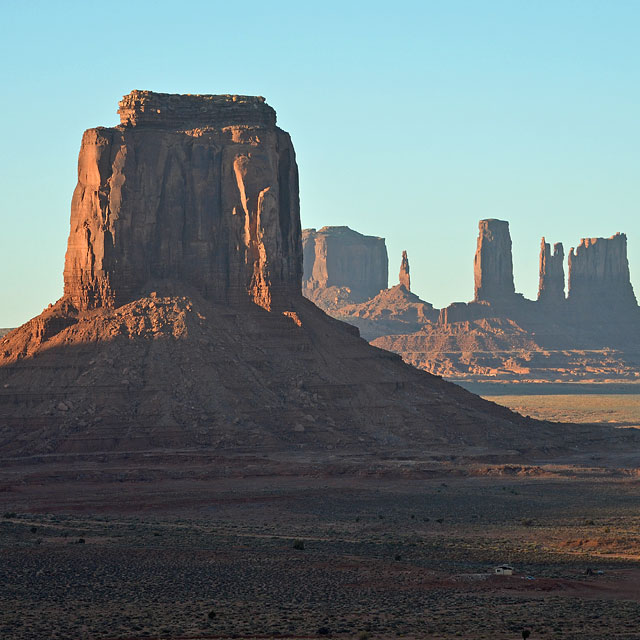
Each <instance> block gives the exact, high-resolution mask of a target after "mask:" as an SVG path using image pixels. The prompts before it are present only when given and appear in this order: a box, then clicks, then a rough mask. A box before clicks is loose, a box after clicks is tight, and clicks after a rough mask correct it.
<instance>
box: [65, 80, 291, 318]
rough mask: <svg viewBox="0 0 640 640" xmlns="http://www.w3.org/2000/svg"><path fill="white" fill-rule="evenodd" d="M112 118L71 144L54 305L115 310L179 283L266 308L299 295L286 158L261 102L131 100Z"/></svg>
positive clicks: (271, 115) (285, 139)
mask: <svg viewBox="0 0 640 640" xmlns="http://www.w3.org/2000/svg"><path fill="white" fill-rule="evenodd" d="M119 113H120V116H121V125H120V126H118V127H113V128H103V127H98V128H95V129H89V130H88V131H86V132H85V134H84V136H83V138H82V146H81V148H80V156H79V159H78V185H77V187H76V189H75V192H74V195H73V200H72V205H71V232H70V234H69V242H68V248H67V255H66V260H65V269H64V293H65V298H67V299H68V300H70V301H71V302H72V303H73V304H74V305H75V306H76V307H77V308H78V309H91V308H96V307H102V306H109V307H117V306H120V305H122V304H124V303H126V302H129V301H131V300H132V299H134V298H135V297H136V295H137V294H139V293H141V292H143V291H144V290H145V287H147V285H148V284H149V283H150V282H152V281H155V280H166V279H179V280H181V281H183V282H185V283H188V284H190V285H193V286H195V287H196V288H197V290H198V291H199V292H200V293H201V294H202V295H204V296H205V297H207V298H210V299H212V300H218V301H233V300H239V299H241V298H244V297H248V298H249V299H251V300H253V301H254V302H256V303H258V304H260V305H261V306H263V307H265V308H269V307H270V306H271V304H272V303H273V302H274V299H276V298H278V296H280V297H286V296H287V295H289V294H291V293H296V292H297V291H299V288H300V280H301V276H302V274H301V267H302V265H301V258H302V248H301V245H300V222H299V220H300V217H299V203H298V173H297V166H296V161H295V153H294V150H293V146H292V144H291V140H290V138H289V135H288V134H287V133H285V132H284V131H282V130H281V129H279V128H277V127H276V126H275V112H274V110H273V109H272V108H271V107H269V106H268V105H267V104H266V103H265V102H264V100H263V99H262V98H254V97H246V96H209V95H204V96H200V95H187V96H179V95H178V96H176V95H174V96H171V95H167V94H154V93H151V92H148V91H133V92H132V93H131V94H129V95H127V96H125V97H124V98H123V100H122V101H121V103H120V110H119ZM147 288H148V287H147Z"/></svg>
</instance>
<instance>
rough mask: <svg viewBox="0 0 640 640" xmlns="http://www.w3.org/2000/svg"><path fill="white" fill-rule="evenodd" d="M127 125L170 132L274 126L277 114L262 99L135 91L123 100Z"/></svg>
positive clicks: (122, 121) (123, 120)
mask: <svg viewBox="0 0 640 640" xmlns="http://www.w3.org/2000/svg"><path fill="white" fill-rule="evenodd" d="M118 113H119V114H120V124H122V125H124V126H131V127H133V126H152V127H162V128H171V129H193V128H201V127H226V126H242V125H245V126H247V125H248V126H258V127H275V124H276V112H275V110H274V109H273V108H272V107H270V106H269V105H268V104H267V103H266V102H265V100H264V98H263V97H262V96H238V95H198V94H193V95H192V94H186V95H180V94H173V93H155V92H153V91H138V90H136V91H132V92H131V93H129V94H127V95H126V96H124V97H123V98H122V100H120V102H119V108H118Z"/></svg>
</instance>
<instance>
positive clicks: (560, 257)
mask: <svg viewBox="0 0 640 640" xmlns="http://www.w3.org/2000/svg"><path fill="white" fill-rule="evenodd" d="M564 299H565V297H564V247H563V246H562V243H561V242H557V243H556V244H554V245H553V254H552V253H551V246H550V245H549V243H548V242H545V239H544V238H542V242H541V243H540V284H539V286H538V300H539V301H540V302H544V303H550V304H556V303H561V302H564Z"/></svg>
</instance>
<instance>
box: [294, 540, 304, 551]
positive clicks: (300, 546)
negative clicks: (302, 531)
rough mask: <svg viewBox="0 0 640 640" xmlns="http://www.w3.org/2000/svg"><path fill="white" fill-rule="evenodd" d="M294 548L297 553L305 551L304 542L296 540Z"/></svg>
mask: <svg viewBox="0 0 640 640" xmlns="http://www.w3.org/2000/svg"><path fill="white" fill-rule="evenodd" d="M293 548H294V549H296V550H297V551H304V540H294V541H293Z"/></svg>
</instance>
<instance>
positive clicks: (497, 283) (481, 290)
mask: <svg viewBox="0 0 640 640" xmlns="http://www.w3.org/2000/svg"><path fill="white" fill-rule="evenodd" d="M478 230H479V233H478V244H477V248H476V255H475V258H474V263H473V274H474V281H475V296H474V299H475V300H476V301H479V300H486V301H488V302H496V301H503V300H508V299H509V298H510V297H512V296H513V294H514V293H515V287H514V285H513V262H512V259H511V235H510V234H509V223H508V222H506V221H504V220H495V219H488V220H480V222H479V224H478Z"/></svg>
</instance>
